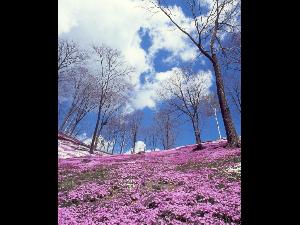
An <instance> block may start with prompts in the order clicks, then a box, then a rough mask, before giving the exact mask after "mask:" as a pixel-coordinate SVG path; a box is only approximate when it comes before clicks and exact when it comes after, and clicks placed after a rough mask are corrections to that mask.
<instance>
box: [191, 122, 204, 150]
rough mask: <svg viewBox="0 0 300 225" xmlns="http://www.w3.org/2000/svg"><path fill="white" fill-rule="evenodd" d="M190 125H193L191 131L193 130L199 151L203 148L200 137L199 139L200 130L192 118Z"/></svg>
mask: <svg viewBox="0 0 300 225" xmlns="http://www.w3.org/2000/svg"><path fill="white" fill-rule="evenodd" d="M192 124H193V129H194V135H195V140H196V144H197V148H196V149H197V150H201V149H202V148H203V146H202V144H201V137H200V129H199V126H198V120H197V121H196V119H195V118H192Z"/></svg>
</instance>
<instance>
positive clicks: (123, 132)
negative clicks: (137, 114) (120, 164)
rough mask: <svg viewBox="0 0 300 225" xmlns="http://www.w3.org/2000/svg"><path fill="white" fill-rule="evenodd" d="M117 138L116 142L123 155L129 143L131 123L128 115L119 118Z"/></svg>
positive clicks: (121, 115)
mask: <svg viewBox="0 0 300 225" xmlns="http://www.w3.org/2000/svg"><path fill="white" fill-rule="evenodd" d="M116 120H117V123H116V124H117V138H116V142H117V144H118V145H119V148H120V151H119V153H120V154H122V153H123V152H124V148H125V146H126V145H127V144H128V142H129V136H130V131H129V123H128V120H127V117H126V115H123V114H120V115H119V116H118V117H117V118H116Z"/></svg>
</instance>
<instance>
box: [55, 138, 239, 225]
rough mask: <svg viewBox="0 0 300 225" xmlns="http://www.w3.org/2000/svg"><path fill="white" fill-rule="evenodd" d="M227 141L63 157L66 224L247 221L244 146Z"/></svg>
mask: <svg viewBox="0 0 300 225" xmlns="http://www.w3.org/2000/svg"><path fill="white" fill-rule="evenodd" d="M225 144H226V141H218V142H206V143H204V146H205V149H203V150H201V151H193V148H194V147H195V145H190V146H184V147H179V148H176V149H171V150H164V151H157V152H150V153H141V154H135V155H113V156H100V155H98V156H97V155H96V156H82V157H76V158H68V159H59V162H58V222H59V224H60V225H63V224H70V225H71V224H116V225H117V224H119V225H126V224H136V225H143V224H149V225H151V224H152V225H154V224H156V225H158V224H174V225H175V224H216V225H217V224H241V217H240V211H241V204H240V203H241V198H240V184H241V182H240V162H241V156H240V149H239V148H235V149H230V148H224V146H225Z"/></svg>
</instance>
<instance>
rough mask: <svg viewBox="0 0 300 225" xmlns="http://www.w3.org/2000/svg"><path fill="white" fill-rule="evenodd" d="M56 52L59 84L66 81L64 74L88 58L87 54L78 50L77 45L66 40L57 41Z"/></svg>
mask: <svg viewBox="0 0 300 225" xmlns="http://www.w3.org/2000/svg"><path fill="white" fill-rule="evenodd" d="M57 50H58V51H57V53H58V55H57V57H58V60H57V71H58V81H59V82H60V81H63V80H65V79H67V78H66V77H65V74H66V71H67V70H68V69H70V68H71V67H72V66H78V65H80V64H81V63H83V62H84V61H85V60H86V59H87V58H88V57H87V54H86V53H85V52H84V51H83V50H82V49H80V48H79V46H78V44H77V43H75V42H74V41H69V40H66V39H59V40H58V49H57Z"/></svg>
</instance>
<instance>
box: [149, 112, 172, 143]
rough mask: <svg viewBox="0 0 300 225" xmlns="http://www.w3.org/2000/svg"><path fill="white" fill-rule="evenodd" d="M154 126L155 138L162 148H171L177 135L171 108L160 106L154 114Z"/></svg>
mask: <svg viewBox="0 0 300 225" xmlns="http://www.w3.org/2000/svg"><path fill="white" fill-rule="evenodd" d="M154 126H155V127H156V129H155V132H156V138H157V139H158V140H159V141H160V144H161V145H162V146H163V148H164V149H171V148H172V147H174V146H175V142H176V137H177V130H176V129H177V126H178V122H177V121H176V119H175V117H174V115H173V114H172V110H171V109H168V108H163V109H162V108H161V109H160V110H159V111H158V112H157V113H156V115H155V116H154ZM153 137H154V136H153Z"/></svg>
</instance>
